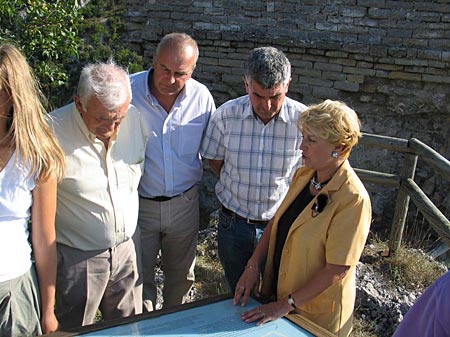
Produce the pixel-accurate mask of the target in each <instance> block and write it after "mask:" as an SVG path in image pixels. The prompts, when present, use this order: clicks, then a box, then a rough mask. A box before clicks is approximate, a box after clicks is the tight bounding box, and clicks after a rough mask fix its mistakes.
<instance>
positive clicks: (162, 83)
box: [131, 33, 215, 311]
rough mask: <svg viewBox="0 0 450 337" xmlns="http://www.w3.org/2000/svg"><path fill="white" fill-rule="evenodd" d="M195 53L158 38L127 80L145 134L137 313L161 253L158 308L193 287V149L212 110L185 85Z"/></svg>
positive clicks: (195, 88) (150, 305)
mask: <svg viewBox="0 0 450 337" xmlns="http://www.w3.org/2000/svg"><path fill="white" fill-rule="evenodd" d="M197 59H198V46H197V43H196V42H195V40H194V39H192V38H191V37H190V36H189V35H187V34H182V33H172V34H168V35H166V36H164V37H163V39H162V40H161V42H160V43H159V45H158V47H157V49H156V53H155V55H154V58H153V62H152V67H151V68H150V69H149V70H148V71H143V72H140V73H137V74H133V75H131V85H132V92H133V100H132V104H133V105H134V106H136V108H137V109H138V110H139V111H140V112H141V114H142V117H143V119H144V120H145V122H146V125H147V127H148V128H149V133H148V142H147V151H146V156H145V164H144V175H143V177H142V179H141V182H140V184H139V195H140V200H139V219H138V227H139V229H140V244H141V247H142V249H141V251H142V271H143V305H144V310H147V311H151V310H153V309H155V308H156V294H157V293H156V284H155V272H154V270H155V266H156V258H157V255H158V252H159V250H160V249H161V257H162V265H163V272H164V290H163V298H164V306H165V307H168V306H173V305H177V304H181V303H183V298H184V296H185V295H186V293H187V292H188V291H189V289H190V287H191V286H192V284H193V281H194V264H195V254H196V244H197V236H198V229H199V202H198V190H197V184H198V183H199V182H200V180H201V177H202V173H203V168H202V162H201V157H200V155H199V149H200V144H201V140H202V137H203V133H204V131H205V129H206V126H207V124H208V122H209V117H210V115H211V112H212V111H214V110H215V104H214V100H213V97H212V95H211V93H210V92H209V90H208V89H207V88H206V87H205V86H204V85H203V84H201V83H199V82H197V81H196V80H194V79H193V78H191V75H192V72H193V71H194V68H195V65H196V62H197Z"/></svg>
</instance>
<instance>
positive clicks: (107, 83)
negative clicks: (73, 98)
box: [77, 59, 131, 110]
mask: <svg viewBox="0 0 450 337" xmlns="http://www.w3.org/2000/svg"><path fill="white" fill-rule="evenodd" d="M77 95H78V96H79V97H80V102H81V105H82V106H83V109H85V110H86V108H87V102H88V100H89V98H91V97H92V96H95V97H96V98H97V99H98V100H99V101H100V103H102V104H103V106H104V107H105V108H106V109H108V110H114V109H116V108H117V107H119V106H121V105H122V104H123V103H125V101H126V100H127V99H128V98H129V99H131V84H130V77H129V76H128V72H127V71H126V70H125V69H124V68H122V67H120V66H118V65H117V64H116V63H115V62H114V61H113V60H112V59H110V60H108V62H106V63H102V62H98V63H95V64H88V65H86V66H85V67H84V68H83V70H82V71H81V75H80V81H79V83H78V89H77Z"/></svg>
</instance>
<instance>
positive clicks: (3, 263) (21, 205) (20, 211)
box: [0, 153, 35, 282]
mask: <svg viewBox="0 0 450 337" xmlns="http://www.w3.org/2000/svg"><path fill="white" fill-rule="evenodd" d="M15 158H16V154H15V153H14V154H13V155H12V156H11V158H10V159H9V162H8V163H7V164H6V166H5V167H4V168H3V170H2V171H0V282H3V281H7V280H12V279H14V278H16V277H19V276H21V275H23V274H24V273H26V272H27V271H28V269H30V267H31V247H30V244H29V243H28V220H29V219H30V213H31V204H32V200H33V198H32V194H31V192H32V190H33V189H34V187H35V182H34V177H29V178H28V177H27V176H28V173H29V168H28V167H26V166H24V165H23V164H22V163H21V162H20V161H19V159H17V160H16V161H15V162H14V160H15Z"/></svg>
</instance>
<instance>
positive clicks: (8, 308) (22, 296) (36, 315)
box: [0, 266, 42, 337]
mask: <svg viewBox="0 0 450 337" xmlns="http://www.w3.org/2000/svg"><path fill="white" fill-rule="evenodd" d="M40 334H42V330H41V323H40V297H39V288H38V280H37V276H36V272H35V270H34V266H32V267H31V268H30V270H28V271H27V272H26V273H25V274H23V275H22V276H19V277H17V278H15V279H12V280H8V281H4V282H1V283H0V336H11V337H24V336H36V335H40Z"/></svg>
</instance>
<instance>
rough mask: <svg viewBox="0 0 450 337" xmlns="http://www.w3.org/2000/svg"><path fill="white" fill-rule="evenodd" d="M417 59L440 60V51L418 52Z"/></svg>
mask: <svg viewBox="0 0 450 337" xmlns="http://www.w3.org/2000/svg"><path fill="white" fill-rule="evenodd" d="M417 57H418V58H421V59H428V60H438V61H440V60H442V51H441V50H419V51H417Z"/></svg>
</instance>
